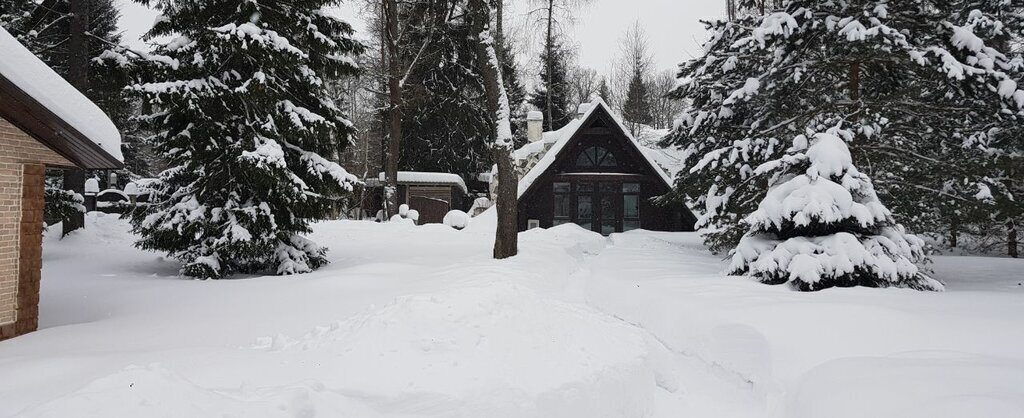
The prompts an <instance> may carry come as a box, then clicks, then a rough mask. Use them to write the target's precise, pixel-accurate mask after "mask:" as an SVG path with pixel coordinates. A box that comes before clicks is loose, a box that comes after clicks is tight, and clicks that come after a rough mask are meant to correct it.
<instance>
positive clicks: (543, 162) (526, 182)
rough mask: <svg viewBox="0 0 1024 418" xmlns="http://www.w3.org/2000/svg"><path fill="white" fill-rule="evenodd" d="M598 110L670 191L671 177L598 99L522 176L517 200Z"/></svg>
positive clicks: (605, 104)
mask: <svg viewBox="0 0 1024 418" xmlns="http://www.w3.org/2000/svg"><path fill="white" fill-rule="evenodd" d="M598 108H602V109H604V111H605V113H607V114H608V116H609V117H610V118H611V119H612V120H613V121H615V123H616V125H617V126H618V129H619V130H620V131H622V134H623V135H625V136H626V139H628V140H629V143H630V144H631V145H632V146H633V147H635V148H636V151H637V153H639V154H640V156H641V157H643V159H644V161H646V162H647V164H648V165H649V166H650V169H651V170H652V171H654V172H655V173H657V174H658V176H659V178H661V180H662V181H663V182H664V183H665V186H666V187H668V188H670V189H671V188H672V177H670V176H669V175H668V173H666V172H665V170H663V169H662V168H661V166H659V165H658V163H657V162H656V161H654V160H653V159H652V158H651V156H650V155H648V154H647V153H646V152H644V150H642V149H640V143H639V142H637V140H636V138H634V137H633V135H632V134H630V133H629V129H626V126H625V125H624V124H623V123H622V121H621V120H619V118H617V117H615V114H613V113H612V112H611V109H610V108H609V107H608V104H607V103H605V102H604V100H601V99H600V98H599V99H597V100H595V101H594V102H593V103H591V106H590V108H589V109H587V112H586V113H584V114H583V116H581V117H580V118H579V119H577V120H574V121H572V122H570V124H571V125H567V126H566V128H569V129H566V130H565V132H559V134H560V138H558V140H557V141H555V142H554V144H552V145H551V149H549V150H548V151H547V153H545V154H544V156H543V157H541V159H540V161H538V162H537V164H536V165H534V166H533V168H531V169H530V171H529V172H528V173H526V175H525V176H523V178H522V179H520V180H519V191H518V198H520V199H521V198H522V197H523V196H524V195H525V194H526V193H527V192H528V191H529V190H530V188H531V187H532V186H533V184H534V183H535V182H536V181H537V179H538V178H539V177H540V176H541V175H543V174H544V172H546V171H547V170H548V169H549V168H551V165H552V164H554V163H555V160H557V159H558V156H559V154H561V152H562V149H563V148H565V145H566V144H568V143H569V142H571V141H572V140H573V138H574V137H576V135H577V134H578V133H579V130H580V128H582V127H583V126H584V125H586V124H587V121H589V120H590V118H591V117H592V116H593V115H594V113H595V112H597V110H598Z"/></svg>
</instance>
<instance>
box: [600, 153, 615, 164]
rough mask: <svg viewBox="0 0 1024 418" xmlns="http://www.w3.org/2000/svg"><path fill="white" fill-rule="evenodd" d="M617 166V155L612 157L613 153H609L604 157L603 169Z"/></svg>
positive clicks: (602, 161)
mask: <svg viewBox="0 0 1024 418" xmlns="http://www.w3.org/2000/svg"><path fill="white" fill-rule="evenodd" d="M615 165H616V164H615V155H612V153H610V152H607V153H606V155H605V156H604V159H603V160H601V167H615Z"/></svg>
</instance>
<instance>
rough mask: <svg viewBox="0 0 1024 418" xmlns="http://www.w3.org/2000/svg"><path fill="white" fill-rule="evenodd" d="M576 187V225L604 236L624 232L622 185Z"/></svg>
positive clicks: (584, 183) (578, 184)
mask: <svg viewBox="0 0 1024 418" xmlns="http://www.w3.org/2000/svg"><path fill="white" fill-rule="evenodd" d="M575 186H576V187H575V189H576V193H575V200H576V201H575V207H576V211H575V214H574V215H575V216H574V219H573V221H574V222H576V224H578V225H579V226H581V227H583V228H584V229H589V230H591V231H594V232H597V233H600V234H602V235H610V234H611V233H613V232H619V231H622V183H617V182H616V183H611V182H579V183H576V184H575ZM556 198H557V196H556Z"/></svg>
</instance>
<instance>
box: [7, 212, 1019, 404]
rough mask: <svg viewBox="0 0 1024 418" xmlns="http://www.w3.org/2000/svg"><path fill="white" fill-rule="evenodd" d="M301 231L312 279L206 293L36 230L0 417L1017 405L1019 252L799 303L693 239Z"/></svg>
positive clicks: (105, 245) (111, 253) (121, 230)
mask: <svg viewBox="0 0 1024 418" xmlns="http://www.w3.org/2000/svg"><path fill="white" fill-rule="evenodd" d="M485 216H486V215H485ZM485 223H486V222H485V221H481V222H480V224H485ZM315 229H316V232H315V233H314V234H313V237H312V238H313V239H314V240H316V241H317V242H318V243H320V244H323V245H326V246H328V247H329V248H330V249H331V252H330V253H329V257H330V258H331V260H332V263H331V264H330V265H329V266H328V267H326V268H324V269H322V270H320V271H318V272H316V273H313V274H308V275H300V276H291V277H257V278H246V279H244V280H223V281H193V280H183V279H180V278H178V277H177V274H176V271H177V265H176V263H174V262H172V261H168V260H164V259H162V258H161V257H159V256H157V255H155V254H152V253H146V252H142V251H139V250H136V249H134V248H132V247H131V242H132V237H131V236H130V234H129V233H128V227H127V225H126V224H125V223H124V222H123V221H121V220H119V219H117V218H114V217H111V216H92V215H91V216H90V217H89V224H88V228H87V229H86V230H85V231H81V232H79V233H76V234H74V235H73V236H71V237H69V238H67V239H65V240H63V241H58V240H56V235H57V234H53V233H51V234H48V236H47V239H46V243H45V256H44V257H45V260H44V271H43V292H42V302H41V307H40V309H41V321H42V324H41V329H40V331H38V332H35V333H32V334H29V335H26V336H23V337H19V338H16V339H13V340H8V341H4V342H0V416H7V415H13V416H29V417H34V416H40V417H150V416H168V417H207V416H210V417H214V416H216V417H222V416H232V417H313V416H318V417H319V416H323V417H345V416H348V417H680V416H702V417H710V416H714V417H929V418H931V417H963V416H984V417H1016V416H1020V414H1021V411H1024V349H1022V348H1024V286H1022V284H1021V282H1022V281H1024V261H1020V260H1009V259H1000V258H972V257H938V258H936V263H935V264H934V265H933V268H934V269H935V272H936V276H937V277H938V278H940V279H942V280H943V281H945V282H946V284H947V291H946V292H942V293H922V292H916V291H910V290H898V289H864V288H856V289H831V290H826V291H822V292H817V293H798V292H793V291H790V290H788V289H786V288H784V287H771V286H765V285H761V284H757V283H753V282H751V281H749V280H747V279H744V278H739V277H723V276H721V275H720V272H721V271H722V269H723V268H724V264H723V263H724V262H723V261H722V260H721V257H717V256H713V255H710V254H708V253H707V252H706V250H704V249H703V247H702V246H701V245H700V239H699V237H698V236H696V235H695V234H668V233H652V232H637V231H634V232H631V233H627V234H617V235H613V236H612V237H610V238H604V237H601V236H599V235H596V234H593V233H590V232H586V231H583V230H581V229H579V228H577V227H575V226H572V225H565V226H562V227H558V228H554V229H551V230H546V231H532V232H529V233H526V234H523V235H522V236H521V248H522V250H523V251H522V255H520V256H519V257H516V258H513V259H510V260H505V261H494V260H491V259H489V255H490V251H491V249H490V237H489V235H490V234H489V233H490V231H489V228H487V225H477V224H474V225H471V226H470V228H469V229H467V230H465V231H455V230H453V229H450V228H447V227H444V226H440V225H428V226H422V227H414V226H411V225H408V224H404V223H395V224H374V223H369V222H328V223H321V224H318V225H317V226H316V228H315Z"/></svg>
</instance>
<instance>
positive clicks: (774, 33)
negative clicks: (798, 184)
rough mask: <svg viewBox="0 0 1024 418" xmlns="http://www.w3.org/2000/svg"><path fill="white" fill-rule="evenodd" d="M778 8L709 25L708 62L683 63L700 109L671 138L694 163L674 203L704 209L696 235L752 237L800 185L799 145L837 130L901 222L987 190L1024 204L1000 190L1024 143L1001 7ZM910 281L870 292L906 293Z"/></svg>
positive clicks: (684, 91)
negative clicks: (778, 191)
mask: <svg viewBox="0 0 1024 418" xmlns="http://www.w3.org/2000/svg"><path fill="white" fill-rule="evenodd" d="M782 3H783V8H781V9H776V10H766V12H765V14H763V15H751V16H748V17H742V18H738V19H737V20H736V21H733V22H713V23H709V26H710V29H711V30H712V33H713V36H712V37H711V40H710V41H709V42H708V44H706V46H705V50H706V51H707V53H706V55H705V56H704V57H702V58H699V59H697V60H694V61H692V62H689V63H687V64H685V65H684V66H683V67H682V71H681V73H680V79H681V80H685V82H684V84H682V85H681V86H680V87H679V88H678V89H677V90H675V92H674V93H673V96H674V97H675V98H677V99H680V100H689V101H692V106H691V107H690V108H689V109H688V110H687V111H686V112H685V113H684V114H683V115H682V117H681V125H680V127H679V128H678V129H677V130H676V131H675V132H674V133H673V134H672V135H671V136H669V137H668V138H667V139H666V141H665V143H666V145H675V146H679V147H682V148H683V149H684V153H685V159H686V163H687V165H688V167H689V168H688V169H687V170H683V173H684V174H683V175H682V176H681V177H680V178H679V179H678V183H677V185H678V186H677V188H678V190H677V193H678V194H680V195H688V196H691V197H693V198H694V200H695V201H696V202H697V203H698V204H699V205H701V206H702V209H703V212H704V215H703V216H702V217H701V219H700V220H699V225H698V226H700V227H711V229H712V230H713V231H714V232H711V233H709V234H708V235H707V240H708V244H709V245H710V246H711V247H713V248H714V249H728V248H732V247H733V246H734V245H736V244H737V243H738V242H740V239H741V238H742V237H743V236H744V235H745V234H747V233H748V232H751V233H757V232H758V231H759V230H758V229H756V228H755V229H750V228H751V225H752V224H749V223H742V222H741V221H742V220H743V219H745V218H747V217H748V215H750V214H751V213H754V212H755V211H756V210H758V208H759V205H760V204H761V202H764V201H765V199H766V196H767V195H769V194H771V193H772V192H771V191H769V190H774V189H770V187H772V186H777V185H779V184H782V183H784V181H785V180H787V179H786V178H784V177H786V176H789V175H793V172H792V169H791V168H790V161H788V160H787V159H794V158H797V157H798V155H799V154H801V153H802V151H801V149H802V147H800V146H798V145H799V144H798V142H799V140H798V138H800V136H801V135H805V134H806V132H814V133H819V132H826V131H827V129H831V128H836V127H838V128H836V129H840V130H841V131H843V132H849V133H851V134H852V135H853V136H852V137H849V138H847V137H845V136H842V137H843V139H844V140H845V141H846V143H847V145H848V147H849V149H850V152H851V155H852V159H853V161H856V162H858V164H857V166H859V167H861V169H862V171H859V173H861V174H863V175H866V176H868V177H869V178H871V179H873V180H874V181H873V182H872V183H873V186H874V188H877V195H878V198H879V200H880V201H883V202H886V205H887V206H888V207H889V208H890V209H892V214H893V215H892V216H893V218H894V221H895V222H896V223H903V222H908V223H911V224H917V223H918V221H919V220H921V219H923V218H927V217H932V216H931V215H929V216H927V217H921V216H918V215H917V214H918V213H919V212H920V208H921V206H928V205H930V204H931V202H942V205H932V206H935V207H941V208H942V210H943V211H945V212H948V213H955V212H957V211H958V210H959V211H960V213H970V211H972V210H975V209H976V208H977V207H978V206H979V204H981V203H982V202H981V200H980V199H979V198H978V195H980V193H979V190H983V189H987V190H991V191H992V192H993V193H1003V194H1004V196H1006V198H1007V200H1016V201H1020V200H1019V199H1017V198H1016V197H1013V196H1012V195H1011V194H1012V193H1013V192H1011V191H1009V188H1002V187H996V186H997V184H995V183H997V182H996V181H993V179H997V178H1006V176H1004V175H1002V174H1001V173H1002V171H1001V170H1000V169H999V166H1001V165H1003V164H1000V163H999V161H1000V160H1001V159H1003V160H1007V161H1010V160H1014V159H1016V161H1020V160H1019V157H1015V156H1019V155H1022V154H1020V151H1021V149H1022V146H1021V141H1022V138H1024V132H1022V129H1024V128H1022V127H1024V124H1022V123H1021V121H1022V118H1024V91H1022V90H1020V89H1019V88H1018V87H1017V86H1018V85H1024V84H1021V83H1024V78H1022V67H1024V65H1022V61H1021V59H1020V57H1015V56H1012V55H1009V54H1007V53H1006V52H1001V51H1000V50H998V49H997V48H996V47H997V46H998V45H999V39H998V38H999V37H1002V36H1005V32H1006V28H1009V27H1010V25H1008V24H1007V23H1006V22H1002V21H1000V16H1003V17H1005V16H1007V14H1006V13H1004V12H1006V8H1007V7H1008V6H1007V4H1006V2H1000V1H997V0H993V1H983V0H958V1H925V0H921V1H913V2H889V1H883V0H856V1H847V2H832V1H827V0H789V1H784V2H782ZM851 167H853V165H851ZM844 186H846V185H845V184H844ZM919 205H920V206H919ZM960 209H963V210H960ZM753 221H755V223H754V224H753V225H756V219H755V220H753ZM780 222H781V220H780ZM914 226H917V225H914ZM868 227H870V228H875V229H870V228H869V229H870V230H865V231H862V232H863V234H875V233H878V230H877V228H890V229H889V230H890V231H900V230H901V228H900V227H899V226H898V225H896V224H891V225H890V222H888V221H885V222H882V223H879V224H877V225H868V226H867V227H866V228H868ZM835 231H838V230H822V231H819V232H820V233H822V234H826V233H828V234H830V233H834V232H835ZM762 232H763V231H762ZM807 233H810V232H807ZM812 236H818V235H812ZM868 236H870V235H859V236H858V239H866V238H865V237H868ZM785 238H787V239H788V238H792V237H788V236H787V237H785ZM897 241H899V240H897ZM902 241H906V242H912V241H914V239H912V238H909V237H904V239H903V240H902ZM863 242H864V243H865V245H867V244H866V242H867V241H863ZM763 250H764V251H769V250H771V249H769V248H763ZM908 254H909V253H908ZM904 255H906V254H904ZM748 256H749V255H748ZM906 258H907V259H912V258H913V257H906ZM747 259H749V257H747ZM764 270H767V269H764ZM871 271H874V272H878V271H880V270H877V269H876V270H871ZM901 277H902V278H901V279H899V280H896V281H893V280H888V279H886V280H887V281H883V279H884V278H883V277H881V276H879V277H876V279H877V281H875V283H876V284H881V283H890V284H899V283H903V284H905V285H911V284H910V282H906V281H905V280H906V278H907V277H909V276H901ZM834 280H835V281H834V283H851V281H849V277H847V278H844V279H838V278H837V279H834ZM900 280H904V281H902V282H901V281H900ZM854 282H856V283H861V284H864V283H871V282H872V281H871V280H866V279H864V280H861V279H858V280H855V281H854ZM920 283H922V282H918V284H920ZM922 287H927V286H922Z"/></svg>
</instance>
